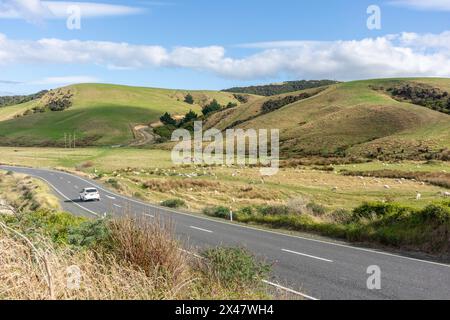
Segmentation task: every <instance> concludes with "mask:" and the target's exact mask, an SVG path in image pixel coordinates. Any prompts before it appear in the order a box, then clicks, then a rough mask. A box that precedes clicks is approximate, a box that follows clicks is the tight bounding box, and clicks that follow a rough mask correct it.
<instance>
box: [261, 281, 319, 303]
mask: <svg viewBox="0 0 450 320" xmlns="http://www.w3.org/2000/svg"><path fill="white" fill-rule="evenodd" d="M262 282H264V283H265V284H268V285H270V286H273V287H276V288H278V289H282V290H284V291H287V292H290V293H293V294H296V295H299V296H301V297H303V298H306V299H309V300H319V299H317V298H314V297H311V296H308V295H306V294H304V293H301V292H298V291H295V290H292V289H289V288H286V287H283V286H280V285H279V284H276V283H273V282H270V281H267V280H262Z"/></svg>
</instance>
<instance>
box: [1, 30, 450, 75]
mask: <svg viewBox="0 0 450 320" xmlns="http://www.w3.org/2000/svg"><path fill="white" fill-rule="evenodd" d="M241 46H242V47H246V48H252V51H253V50H256V53H253V54H248V55H247V56H244V57H242V58H233V57H232V56H229V55H227V52H226V49H225V48H224V47H221V46H210V47H176V48H173V49H168V48H164V47H162V46H155V45H153V46H151V45H132V44H128V43H118V42H106V41H80V40H60V39H41V40H38V41H23V40H11V39H8V38H7V37H6V36H4V35H1V34H0V65H1V64H9V65H11V64H20V65H23V64H30V65H33V64H39V65H42V64H49V65H55V64H73V65H81V64H83V65H101V66H104V67H106V68H109V69H112V70H122V69H143V68H188V69H194V70H200V71H207V72H212V73H214V74H216V75H218V76H221V77H225V78H234V79H240V80H259V79H265V78H275V77H280V76H287V75H288V76H290V77H295V78H309V79H317V78H334V79H340V80H351V79H362V78H377V77H397V76H399V77H400V76H405V77H406V76H442V77H450V31H447V32H443V33H441V34H417V33H401V34H394V35H386V36H383V37H378V38H367V39H362V40H353V41H329V42H326V41H284V42H265V43H253V44H244V45H241ZM80 82H81V81H80ZM82 82H85V81H82ZM88 82H91V81H88Z"/></svg>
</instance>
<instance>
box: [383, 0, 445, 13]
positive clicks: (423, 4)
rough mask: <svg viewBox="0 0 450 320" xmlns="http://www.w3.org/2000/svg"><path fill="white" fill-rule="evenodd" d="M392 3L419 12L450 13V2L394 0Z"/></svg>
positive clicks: (442, 0) (440, 0)
mask: <svg viewBox="0 0 450 320" xmlns="http://www.w3.org/2000/svg"><path fill="white" fill-rule="evenodd" d="M390 3H391V4H393V5H397V6H402V7H408V8H413V9H418V10H434V11H450V0H394V1H390Z"/></svg>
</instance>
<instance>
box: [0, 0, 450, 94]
mask: <svg viewBox="0 0 450 320" xmlns="http://www.w3.org/2000/svg"><path fill="white" fill-rule="evenodd" d="M73 5H77V6H78V7H80V8H81V9H82V10H81V29H76V30H69V29H68V28H67V26H66V21H67V18H68V16H69V14H67V8H68V7H70V6H73ZM370 5H377V6H379V8H380V10H381V29H379V30H370V29H368V27H367V19H368V18H369V14H368V13H367V8H368V7H369V6H370ZM447 30H450V0H392V1H391V0H389V1H381V0H380V1H376V0H370V1H365V0H334V1H329V0H314V1H313V0H310V1H309V0H278V1H269V0H267V1H265V0H259V1H257V0H226V1H222V0H214V1H211V0H183V1H181V0H158V1H151V0H147V1H139V0H134V1H122V0H114V1H106V0H105V1H102V0H98V1H95V2H94V1H92V2H87V1H84V2H81V3H68V2H65V1H40V0H0V94H13V93H29V92H33V91H37V90H40V89H44V88H52V87H57V86H60V85H65V84H68V83H74V82H107V83H120V84H129V85H140V86H153V87H170V88H186V89H222V88H226V87H230V86H236V85H248V84H257V83H265V82H275V81H277V82H278V81H281V80H293V79H318V78H329V79H337V80H353V79H363V78H372V77H388V76H442V77H448V76H450V32H447Z"/></svg>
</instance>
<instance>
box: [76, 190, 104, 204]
mask: <svg viewBox="0 0 450 320" xmlns="http://www.w3.org/2000/svg"><path fill="white" fill-rule="evenodd" d="M80 200H81V201H83V202H86V201H100V193H98V190H97V189H95V188H84V189H83V191H81V192H80Z"/></svg>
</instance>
